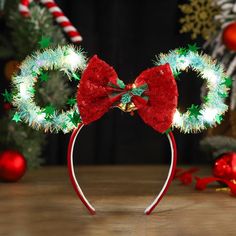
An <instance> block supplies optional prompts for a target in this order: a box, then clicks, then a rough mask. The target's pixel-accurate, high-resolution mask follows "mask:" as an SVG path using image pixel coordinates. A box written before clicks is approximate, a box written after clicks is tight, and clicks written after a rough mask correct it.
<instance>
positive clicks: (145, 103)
mask: <svg viewBox="0 0 236 236" xmlns="http://www.w3.org/2000/svg"><path fill="white" fill-rule="evenodd" d="M177 97H178V92H177V86H176V82H175V79H174V76H173V74H172V72H171V69H170V66H169V65H168V64H165V65H161V66H156V67H153V68H151V69H147V70H145V71H143V72H142V73H141V74H140V75H139V76H138V77H137V79H136V80H135V82H134V83H133V84H128V85H125V84H124V82H123V81H122V80H120V79H119V78H118V76H117V74H116V72H115V70H114V69H113V68H112V67H111V66H109V65H108V64H107V63H106V62H104V61H102V60H100V59H99V58H98V57H97V56H94V57H92V58H91V59H90V61H89V63H88V66H87V68H86V69H85V71H84V73H83V74H82V77H81V82H80V85H79V88H78V94H77V101H78V107H79V111H80V115H81V118H82V121H83V123H84V124H89V123H91V122H93V121H95V120H97V119H99V118H100V117H101V116H102V115H103V114H104V113H106V112H107V111H108V110H109V108H111V107H118V108H120V109H121V110H123V111H128V112H130V111H134V110H137V111H138V113H139V115H140V116H141V118H142V119H143V120H144V122H145V123H147V124H148V125H150V126H152V127H153V128H154V129H155V130H156V131H159V132H164V131H166V130H167V129H168V128H169V127H170V126H171V124H172V120H173V115H174V112H175V110H176V107H177Z"/></svg>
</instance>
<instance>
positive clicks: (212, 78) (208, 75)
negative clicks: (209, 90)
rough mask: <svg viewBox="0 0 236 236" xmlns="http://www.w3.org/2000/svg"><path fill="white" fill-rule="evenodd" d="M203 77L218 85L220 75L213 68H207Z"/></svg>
mask: <svg viewBox="0 0 236 236" xmlns="http://www.w3.org/2000/svg"><path fill="white" fill-rule="evenodd" d="M202 74H203V77H204V78H207V80H208V81H209V82H210V83H211V84H212V85H216V84H217V83H218V77H217V75H216V74H215V72H214V71H213V70H209V69H206V70H204V71H203V72H202Z"/></svg>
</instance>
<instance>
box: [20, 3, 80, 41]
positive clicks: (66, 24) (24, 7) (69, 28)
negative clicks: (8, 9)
mask: <svg viewBox="0 0 236 236" xmlns="http://www.w3.org/2000/svg"><path fill="white" fill-rule="evenodd" d="M31 2H32V0H21V1H20V4H19V11H20V13H21V14H22V16H24V17H27V16H30V10H29V4H30V3H31ZM40 2H41V3H42V4H43V5H44V6H45V7H47V8H48V10H49V11H50V12H51V14H52V15H53V17H54V19H55V20H56V21H57V23H58V24H59V25H60V26H61V27H62V29H63V30H64V32H66V34H67V35H68V36H69V37H70V40H71V41H72V42H74V43H79V42H81V41H82V37H81V35H80V33H79V32H78V31H77V30H76V28H75V27H74V26H73V25H72V24H71V22H70V21H69V19H68V18H67V17H66V16H65V15H64V13H63V12H62V10H61V9H60V8H59V7H58V6H57V4H56V3H55V2H54V1H53V0H40Z"/></svg>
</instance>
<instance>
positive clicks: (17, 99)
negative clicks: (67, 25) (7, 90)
mask: <svg viewBox="0 0 236 236" xmlns="http://www.w3.org/2000/svg"><path fill="white" fill-rule="evenodd" d="M86 61H87V60H86V57H85V56H84V53H83V52H82V50H81V49H76V48H74V47H72V46H62V47H60V46H59V47H57V48H55V49H46V50H44V51H43V52H36V53H34V54H33V55H32V56H31V57H28V58H26V60H25V61H23V62H22V64H21V66H20V72H19V74H18V75H15V76H14V77H13V79H12V85H13V93H12V94H13V95H12V96H13V97H12V103H13V105H14V106H15V107H16V110H17V111H16V113H15V115H14V117H13V120H15V121H16V122H18V121H23V122H25V123H27V124H28V125H29V126H31V127H32V128H34V129H37V130H38V129H43V130H44V131H45V132H59V131H63V132H64V133H67V132H70V131H71V130H73V129H74V128H76V127H77V126H78V124H79V123H80V122H81V119H80V114H79V110H78V107H77V104H76V99H75V98H74V99H70V100H71V101H70V104H69V105H70V106H71V108H70V109H69V110H66V111H57V110H56V109H55V108H54V107H53V106H52V105H48V106H46V107H40V106H38V105H36V103H35V84H36V82H37V81H38V80H44V81H47V79H48V71H50V70H53V71H56V70H59V71H62V72H64V73H65V75H67V76H68V77H69V79H70V78H71V77H74V78H75V79H76V80H79V77H78V76H77V74H76V73H77V72H82V71H83V70H84V68H85V67H86Z"/></svg>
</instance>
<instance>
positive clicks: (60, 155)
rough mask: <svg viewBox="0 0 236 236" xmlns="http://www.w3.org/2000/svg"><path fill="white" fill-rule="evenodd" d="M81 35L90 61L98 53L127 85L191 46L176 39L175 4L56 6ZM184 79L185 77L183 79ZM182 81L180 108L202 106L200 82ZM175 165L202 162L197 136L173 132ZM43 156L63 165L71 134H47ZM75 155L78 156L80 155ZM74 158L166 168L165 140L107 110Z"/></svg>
mask: <svg viewBox="0 0 236 236" xmlns="http://www.w3.org/2000/svg"><path fill="white" fill-rule="evenodd" d="M57 3H58V4H59V5H60V6H61V8H62V9H63V10H64V12H65V14H66V15H67V16H68V17H69V18H70V19H71V21H72V22H73V24H74V25H75V26H76V27H77V28H78V29H79V31H80V32H81V34H82V36H83V39H84V40H83V42H82V44H81V46H82V47H83V48H84V49H85V51H87V52H88V56H92V55H93V54H98V55H99V57H100V58H102V59H104V60H105V61H107V62H108V63H109V64H110V65H112V66H113V67H114V68H115V70H116V71H117V73H118V75H119V78H120V79H122V80H123V81H124V82H126V83H128V82H131V81H133V80H134V79H135V77H136V76H137V75H138V74H139V73H140V72H141V71H142V70H144V69H146V68H148V67H151V66H152V60H153V59H154V58H155V55H157V54H159V53H160V52H168V50H170V49H174V48H176V47H180V46H185V45H186V44H187V43H192V42H191V41H190V38H189V36H187V35H181V34H179V32H178V31H179V27H180V25H179V23H178V19H179V17H180V12H179V10H178V4H179V3H180V1H177V0H158V1H157V0H148V1H143V0H141V1H137V0H68V1H65V0H64V1H63V0H61V1H57ZM185 76H186V75H185ZM185 76H182V77H181V78H182V80H181V81H180V82H178V86H179V93H180V97H179V104H180V105H179V106H180V107H183V108H186V107H188V106H189V105H190V104H191V103H200V98H199V93H200V87H201V81H200V80H197V79H191V80H188V79H187V78H188V77H189V76H186V78H185ZM174 134H175V135H176V141H177V145H178V149H179V163H180V162H182V163H193V162H204V158H203V157H202V155H201V154H200V153H199V151H198V150H199V147H198V143H199V138H200V136H201V135H184V134H180V133H179V132H178V130H176V131H175V132H174ZM48 140H49V143H48V145H47V147H46V148H45V151H44V157H45V160H46V163H47V164H64V163H65V162H66V149H67V144H68V140H69V135H63V134H59V135H49V136H48ZM78 152H79V153H78ZM76 157H78V158H76V159H77V160H78V159H79V162H80V163H83V164H128V163H136V164H139V163H145V164H150V163H167V162H168V161H169V147H168V142H167V140H166V137H165V135H161V134H158V133H156V132H155V131H154V130H153V129H152V128H150V127H148V126H147V125H145V124H144V123H143V122H142V120H141V119H140V118H139V117H138V115H135V116H133V117H131V116H130V115H129V114H125V113H122V112H121V111H120V110H118V109H113V110H110V112H109V113H107V114H106V115H105V116H104V117H103V118H102V119H101V120H99V121H97V122H95V123H92V124H90V125H89V126H87V127H86V128H85V129H84V130H82V132H81V135H80V137H79V138H78V140H77V145H76Z"/></svg>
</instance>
